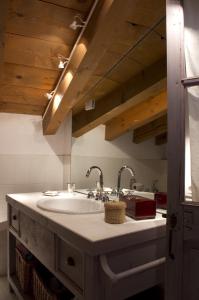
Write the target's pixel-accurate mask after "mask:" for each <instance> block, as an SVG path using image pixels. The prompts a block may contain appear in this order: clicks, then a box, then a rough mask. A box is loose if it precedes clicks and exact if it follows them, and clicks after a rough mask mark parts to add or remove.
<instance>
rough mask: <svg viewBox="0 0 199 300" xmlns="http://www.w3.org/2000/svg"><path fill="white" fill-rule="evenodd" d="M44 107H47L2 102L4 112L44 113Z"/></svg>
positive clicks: (0, 108) (0, 104)
mask: <svg viewBox="0 0 199 300" xmlns="http://www.w3.org/2000/svg"><path fill="white" fill-rule="evenodd" d="M44 109H45V107H44V106H38V105H26V104H18V103H3V102H0V112H4V113H15V114H28V115H42V114H43V112H44Z"/></svg>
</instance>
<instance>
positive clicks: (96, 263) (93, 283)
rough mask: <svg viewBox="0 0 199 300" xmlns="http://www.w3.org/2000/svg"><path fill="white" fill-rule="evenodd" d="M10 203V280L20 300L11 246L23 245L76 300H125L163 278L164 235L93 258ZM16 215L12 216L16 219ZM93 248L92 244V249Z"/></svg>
mask: <svg viewBox="0 0 199 300" xmlns="http://www.w3.org/2000/svg"><path fill="white" fill-rule="evenodd" d="M33 215H34V217H33V216H32V212H31V211H28V210H26V209H23V206H21V207H20V209H19V208H18V206H17V207H15V205H13V202H11V203H9V201H8V218H9V230H8V249H9V264H8V279H9V282H10V285H11V287H12V289H14V291H15V293H16V294H17V296H18V298H19V299H28V300H31V299H32V298H31V297H29V296H28V295H23V293H22V292H21V291H20V288H19V286H18V284H17V280H16V276H15V245H16V241H17V240H18V241H19V242H21V243H22V244H23V245H24V246H25V247H26V248H27V249H28V250H29V251H30V252H31V253H32V254H33V255H34V256H35V257H36V258H37V259H38V260H39V261H40V262H41V263H42V264H43V265H44V266H45V267H46V268H47V269H48V270H49V271H50V272H52V273H53V274H54V276H55V277H57V279H59V280H60V281H61V282H62V284H63V285H64V286H65V287H66V288H68V289H69V290H70V291H71V292H72V293H73V294H74V295H75V296H76V297H77V298H78V300H110V299H114V300H123V299H126V298H128V297H130V296H132V295H134V294H136V293H139V292H140V291H143V290H144V289H147V288H150V287H152V286H155V285H157V284H160V283H162V282H163V280H164V278H163V277H164V253H165V237H164V235H162V236H156V234H155V235H154V237H153V238H151V239H149V240H148V241H144V242H143V241H142V242H138V243H136V244H134V245H129V246H128V247H124V248H123V249H118V250H114V251H110V250H109V251H108V252H106V253H104V252H102V253H101V254H97V255H95V254H94V255H92V254H90V253H88V252H86V251H84V248H83V247H80V246H77V245H76V244H75V243H74V244H73V243H71V242H70V241H69V240H68V239H67V238H66V236H67V235H66V234H65V236H63V235H62V234H63V233H64V231H63V228H60V229H59V228H58V227H57V226H54V227H53V224H52V223H50V222H51V221H49V220H48V219H47V218H43V219H42V220H43V221H42V222H41V218H40V217H39V215H38V214H33ZM15 216H16V217H15ZM93 247H94V246H93Z"/></svg>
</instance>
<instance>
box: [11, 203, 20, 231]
mask: <svg viewBox="0 0 199 300" xmlns="http://www.w3.org/2000/svg"><path fill="white" fill-rule="evenodd" d="M9 224H10V227H11V228H12V229H13V230H14V231H16V232H17V233H19V224H20V223H19V211H18V209H16V208H14V207H12V206H10V205H9Z"/></svg>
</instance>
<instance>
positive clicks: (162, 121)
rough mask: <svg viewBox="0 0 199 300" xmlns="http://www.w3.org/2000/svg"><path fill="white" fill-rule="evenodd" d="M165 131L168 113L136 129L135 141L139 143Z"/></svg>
mask: <svg viewBox="0 0 199 300" xmlns="http://www.w3.org/2000/svg"><path fill="white" fill-rule="evenodd" d="M165 132H167V115H164V116H162V117H160V118H158V119H156V120H154V121H152V122H150V123H148V124H146V125H144V126H141V127H139V128H137V129H135V130H134V133H133V142H134V143H135V144H139V143H142V142H144V141H146V140H148V139H151V138H153V137H156V136H158V135H160V134H163V133H165Z"/></svg>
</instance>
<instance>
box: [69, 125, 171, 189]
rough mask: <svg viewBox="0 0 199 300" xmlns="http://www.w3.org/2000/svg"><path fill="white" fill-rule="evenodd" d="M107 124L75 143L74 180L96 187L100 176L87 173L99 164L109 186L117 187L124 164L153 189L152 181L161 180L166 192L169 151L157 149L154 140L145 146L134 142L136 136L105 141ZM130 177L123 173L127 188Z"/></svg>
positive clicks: (77, 184) (78, 185)
mask: <svg viewBox="0 0 199 300" xmlns="http://www.w3.org/2000/svg"><path fill="white" fill-rule="evenodd" d="M104 131H105V127H104V126H103V125H101V126H99V127H97V128H95V129H93V130H92V131H90V132H88V133H86V134H85V135H83V136H81V137H80V138H78V139H73V140H72V156H71V170H72V180H73V181H74V182H75V183H76V186H77V187H79V188H83V187H86V186H89V187H93V186H95V182H96V180H97V179H98V176H97V173H95V174H94V173H93V174H91V176H90V178H89V179H88V178H86V177H85V174H86V171H87V169H88V168H89V167H90V166H91V165H98V166H99V167H101V168H102V170H103V174H104V183H105V186H111V187H113V186H116V182H117V173H118V170H119V169H120V168H121V167H122V165H124V164H128V165H129V166H131V167H132V168H133V169H134V170H135V172H136V180H137V181H138V182H141V183H143V184H144V186H145V188H146V189H150V188H151V184H152V181H153V180H155V179H158V181H159V183H158V187H159V189H160V190H161V191H165V190H166V185H167V183H166V176H167V170H166V169H167V168H166V167H167V165H166V160H165V159H166V157H165V155H166V149H165V146H155V145H154V140H149V141H147V142H144V143H141V144H138V145H136V144H134V143H132V133H126V134H124V135H123V136H121V137H120V138H118V139H116V140H114V141H112V142H109V141H105V140H104V134H105V132H104ZM129 178H130V177H129V174H128V173H127V172H126V173H125V174H123V183H122V184H123V185H125V186H126V187H128V185H129Z"/></svg>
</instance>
